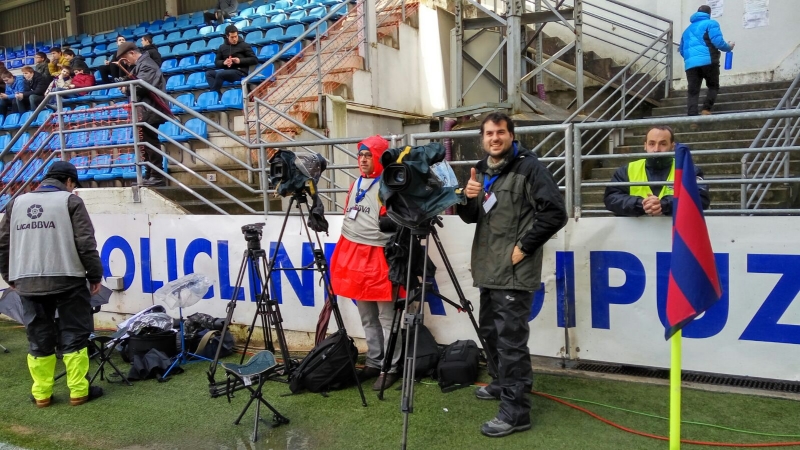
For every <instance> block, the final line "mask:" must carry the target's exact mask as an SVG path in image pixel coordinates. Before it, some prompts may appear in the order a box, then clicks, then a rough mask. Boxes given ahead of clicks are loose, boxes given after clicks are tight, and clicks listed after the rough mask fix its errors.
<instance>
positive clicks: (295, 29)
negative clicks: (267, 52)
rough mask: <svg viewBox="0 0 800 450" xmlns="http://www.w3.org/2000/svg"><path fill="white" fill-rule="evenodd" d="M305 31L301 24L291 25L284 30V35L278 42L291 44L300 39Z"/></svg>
mask: <svg viewBox="0 0 800 450" xmlns="http://www.w3.org/2000/svg"><path fill="white" fill-rule="evenodd" d="M304 12H305V11H304ZM305 31H306V27H305V26H304V25H303V24H302V23H298V24H296V25H292V26H290V27H289V28H287V29H286V32H285V33H284V35H283V37H281V38H280V39H279V42H291V41H293V40H295V39H297V38H298V37H300V35H301V34H303V32H305Z"/></svg>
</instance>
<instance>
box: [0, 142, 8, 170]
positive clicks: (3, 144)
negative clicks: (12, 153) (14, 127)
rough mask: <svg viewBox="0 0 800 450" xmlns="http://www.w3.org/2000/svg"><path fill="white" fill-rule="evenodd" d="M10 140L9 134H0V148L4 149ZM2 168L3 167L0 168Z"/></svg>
mask: <svg viewBox="0 0 800 450" xmlns="http://www.w3.org/2000/svg"><path fill="white" fill-rule="evenodd" d="M9 142H11V136H9V135H7V134H4V135H2V136H0V150H2V151H5V150H6V147H8V143H9ZM0 170H3V169H0Z"/></svg>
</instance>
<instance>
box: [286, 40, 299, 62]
mask: <svg viewBox="0 0 800 450" xmlns="http://www.w3.org/2000/svg"><path fill="white" fill-rule="evenodd" d="M289 44H290V42H287V43H286V45H284V46H283V47H284V48H285V49H286V52H285V53H284V54H283V56H281V59H283V60H290V59H292V58H294V57H295V56H297V54H298V53H300V52H301V51H302V50H303V44H302V43H301V42H298V43H296V44H294V45H292V46H290V45H289Z"/></svg>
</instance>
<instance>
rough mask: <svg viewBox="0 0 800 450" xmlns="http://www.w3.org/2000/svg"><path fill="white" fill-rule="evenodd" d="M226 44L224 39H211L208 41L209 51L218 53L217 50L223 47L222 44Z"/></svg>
mask: <svg viewBox="0 0 800 450" xmlns="http://www.w3.org/2000/svg"><path fill="white" fill-rule="evenodd" d="M224 43H225V40H224V39H222V38H221V37H215V38H213V39H211V40H210V41H208V44H207V45H208V49H209V50H212V51H215V52H216V51H217V49H218V48H220V47H221V46H222V44H224Z"/></svg>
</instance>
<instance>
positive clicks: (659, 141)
mask: <svg viewBox="0 0 800 450" xmlns="http://www.w3.org/2000/svg"><path fill="white" fill-rule="evenodd" d="M676 145H684V144H676V143H675V134H674V133H673V131H672V128H670V127H668V126H654V127H652V128H650V130H649V131H648V132H647V135H646V136H645V141H644V148H645V150H646V151H647V153H662V152H674V151H675V146H676ZM696 170H697V173H696V174H695V175H697V179H698V180H702V179H703V171H702V170H701V169H700V168H699V167H697V168H696ZM674 180H675V157H673V156H655V157H652V158H644V159H639V160H636V161H633V162H631V163H628V164H625V165H624V166H622V167H620V168H619V169H617V171H616V172H614V176H613V177H612V178H611V181H612V182H631V183H640V182H663V181H668V182H673V181H674ZM698 190H699V192H700V201H701V202H702V204H703V209H708V205H710V204H711V198H710V197H709V194H708V185H707V184H699V185H698ZM656 193H658V194H657V195H656ZM672 195H673V188H672V186H671V185H668V186H647V185H645V186H609V187H607V188H606V192H605V195H604V197H603V201H604V202H605V204H606V208H607V209H608V210H609V211H611V212H613V213H614V214H615V215H617V216H629V217H638V216H643V215H645V214H646V215H648V216H661V215H665V216H668V215H671V214H672Z"/></svg>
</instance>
